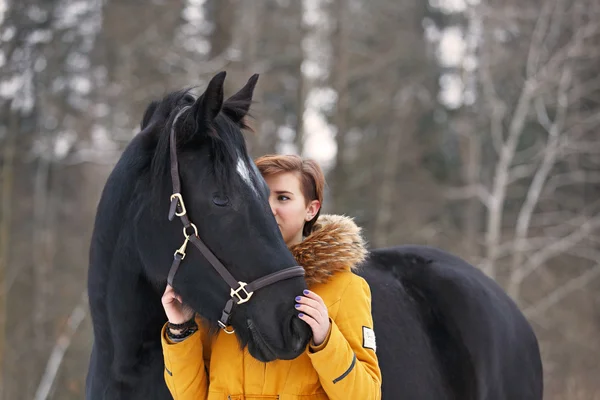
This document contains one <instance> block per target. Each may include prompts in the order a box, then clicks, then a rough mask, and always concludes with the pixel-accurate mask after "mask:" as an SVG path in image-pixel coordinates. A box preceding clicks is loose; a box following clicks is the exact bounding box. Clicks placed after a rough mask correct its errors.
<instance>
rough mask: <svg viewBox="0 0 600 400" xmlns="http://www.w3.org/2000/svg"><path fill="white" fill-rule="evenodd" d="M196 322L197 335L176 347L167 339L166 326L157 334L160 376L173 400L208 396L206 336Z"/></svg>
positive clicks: (199, 398)
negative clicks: (161, 366) (161, 364)
mask: <svg viewBox="0 0 600 400" xmlns="http://www.w3.org/2000/svg"><path fill="white" fill-rule="evenodd" d="M197 322H198V326H199V329H198V331H197V332H195V333H193V334H192V335H191V336H189V337H188V338H186V339H185V340H183V341H181V342H178V343H173V342H171V341H170V340H169V339H168V338H167V335H166V329H167V324H165V325H164V326H163V329H162V331H161V342H162V348H163V356H164V361H165V372H164V376H165V381H166V383H167V387H168V388H169V391H170V392H171V395H172V396H173V399H174V400H192V399H193V400H205V399H206V398H207V396H208V383H209V378H208V370H209V363H210V342H209V333H208V330H207V329H206V328H203V327H202V324H201V322H200V321H198V320H197Z"/></svg>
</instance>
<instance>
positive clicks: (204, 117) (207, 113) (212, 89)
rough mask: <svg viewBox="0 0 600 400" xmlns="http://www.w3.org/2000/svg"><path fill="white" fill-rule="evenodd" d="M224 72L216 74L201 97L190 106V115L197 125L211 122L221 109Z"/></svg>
mask: <svg viewBox="0 0 600 400" xmlns="http://www.w3.org/2000/svg"><path fill="white" fill-rule="evenodd" d="M225 75H227V73H226V72H225V71H222V72H219V73H218V74H216V75H215V76H214V77H213V78H212V79H211V80H210V82H209V83H208V86H207V87H206V90H205V91H204V93H203V94H202V96H200V97H198V99H197V100H196V102H195V103H194V105H193V106H192V110H191V114H192V115H194V118H195V119H196V122H197V123H198V124H205V123H207V122H212V121H213V120H214V119H215V118H216V117H217V115H219V112H220V111H221V108H222V107H223V82H224V81H225Z"/></svg>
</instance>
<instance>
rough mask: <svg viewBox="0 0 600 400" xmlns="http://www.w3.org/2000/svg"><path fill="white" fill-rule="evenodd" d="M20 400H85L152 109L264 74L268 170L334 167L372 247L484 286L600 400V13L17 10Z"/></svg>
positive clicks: (1, 247)
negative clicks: (102, 233) (94, 266)
mask: <svg viewBox="0 0 600 400" xmlns="http://www.w3.org/2000/svg"><path fill="white" fill-rule="evenodd" d="M0 43H1V49H0V365H1V374H0V379H1V380H0V398H1V399H2V400H8V399H11V400H12V399H34V398H35V399H39V400H41V399H46V398H50V399H67V400H69V399H81V398H83V390H84V381H85V375H86V370H87V364H88V357H89V352H90V346H91V342H92V333H91V323H90V319H89V315H88V308H87V303H86V300H87V297H86V296H87V294H86V292H85V288H86V273H87V264H88V261H87V260H88V247H89V240H90V235H91V231H92V228H93V218H94V215H95V212H96V205H97V202H98V199H99V196H100V192H101V190H102V188H103V185H104V182H105V180H106V178H107V176H108V174H109V172H110V171H111V168H112V166H113V165H114V163H115V162H116V160H117V159H118V157H119V155H120V153H121V151H122V150H123V148H124V146H125V145H126V144H127V143H128V141H129V140H130V139H131V138H132V137H133V135H135V134H136V132H137V129H138V126H139V121H140V120H141V117H142V112H143V110H144V109H145V107H146V105H147V104H148V103H149V101H150V100H151V99H154V98H157V97H160V96H162V95H163V94H165V93H166V92H168V91H171V90H174V89H179V88H183V87H187V86H194V85H197V86H199V88H203V86H204V85H205V83H206V82H207V79H209V78H210V77H212V75H213V74H214V73H215V72H218V71H220V70H226V71H228V78H227V82H226V85H227V87H226V88H227V90H228V91H229V93H228V94H231V93H232V92H233V91H235V90H237V89H238V88H239V87H241V85H242V84H243V83H244V82H245V81H246V80H247V79H248V78H249V77H250V75H251V74H253V73H255V72H256V73H260V74H261V78H260V80H259V84H258V89H257V92H256V95H255V100H256V101H257V104H256V105H255V107H254V108H253V110H254V111H253V114H254V117H255V119H254V121H253V126H254V128H255V130H256V133H255V134H249V135H248V143H249V146H250V149H251V153H252V155H253V156H254V157H256V156H259V155H262V154H265V153H272V152H280V153H300V154H303V155H305V156H309V157H314V158H316V159H317V160H318V161H320V162H321V163H322V164H323V166H324V167H325V168H326V171H327V175H328V183H329V187H328V191H327V197H328V198H327V201H326V211H328V212H336V213H346V214H348V215H351V216H354V217H355V218H356V220H357V222H358V223H359V224H360V225H362V226H363V227H364V229H365V232H366V235H367V237H368V240H369V242H370V245H371V246H372V247H382V246H388V245H393V244H403V243H421V244H429V245H434V246H439V247H442V248H444V249H446V250H449V251H451V252H454V253H456V254H458V255H460V256H462V257H464V258H466V259H467V260H469V261H470V262H472V263H473V264H475V265H477V266H479V267H480V268H481V269H482V270H483V271H485V272H486V273H487V274H488V275H490V276H492V277H493V278H494V279H496V280H497V281H498V282H499V283H500V284H501V285H502V286H503V287H504V288H505V289H506V290H507V291H508V292H509V293H510V295H511V296H512V297H513V298H514V299H515V301H517V302H518V304H519V306H520V307H521V309H522V310H523V311H524V313H525V314H526V315H527V317H528V318H529V319H530V321H531V322H532V324H533V326H534V328H535V330H536V332H537V335H538V337H539V339H540V343H541V346H542V351H543V357H544V367H545V386H546V396H545V398H546V399H548V400H555V399H574V400H578V399H586V400H587V399H600V380H599V379H598V377H599V376H600V339H599V338H600V133H599V132H600V131H599V127H600V76H599V75H598V72H599V69H598V68H599V66H600V1H599V0H519V1H517V0H429V2H427V1H424V0H252V1H250V0H246V1H242V0H146V1H142V0H104V1H102V0H3V1H0Z"/></svg>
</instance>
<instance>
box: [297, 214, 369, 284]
mask: <svg viewBox="0 0 600 400" xmlns="http://www.w3.org/2000/svg"><path fill="white" fill-rule="evenodd" d="M360 232H361V229H360V228H359V227H358V226H357V225H356V224H355V223H354V221H353V220H352V219H351V218H349V217H346V216H342V215H322V216H320V217H319V219H318V220H317V222H316V223H315V225H314V227H313V230H312V233H311V234H310V235H309V236H307V237H306V238H305V239H304V240H303V241H302V242H301V243H298V244H296V245H293V246H291V247H290V251H291V252H292V254H293V255H294V258H295V259H296V261H297V262H298V265H301V266H302V267H304V270H305V271H306V275H305V279H306V283H307V285H308V286H309V287H310V286H313V285H315V284H317V283H325V282H327V281H328V280H329V279H330V278H331V277H332V276H333V274H335V273H336V272H340V271H351V270H354V269H356V268H357V267H358V265H359V264H360V263H361V262H362V261H364V259H365V258H366V256H367V249H366V247H365V246H366V244H365V241H364V239H363V237H362V236H361V233H360Z"/></svg>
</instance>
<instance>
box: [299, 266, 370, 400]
mask: <svg viewBox="0 0 600 400" xmlns="http://www.w3.org/2000/svg"><path fill="white" fill-rule="evenodd" d="M365 335H366V336H365ZM326 340H327V341H326V343H325V345H324V346H319V347H317V348H312V350H311V351H309V353H308V355H309V357H310V359H311V361H312V364H313V367H314V368H315V370H316V371H317V374H318V375H319V380H320V382H321V385H322V386H323V389H324V390H325V393H327V396H328V397H329V398H330V399H331V400H342V399H343V400H345V399H348V393H352V398H354V399H361V400H363V399H364V400H380V399H381V371H380V369H379V364H378V361H377V355H376V354H375V348H376V346H375V336H374V334H373V316H372V315H371V290H370V288H369V285H368V284H367V282H366V281H365V280H364V279H362V278H360V277H358V276H355V277H354V278H353V279H352V280H351V282H350V284H349V285H348V288H347V289H346V291H345V293H344V294H343V296H342V298H341V300H340V305H339V311H338V314H337V316H336V318H335V320H332V321H331V329H330V332H329V336H328V339H326Z"/></svg>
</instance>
